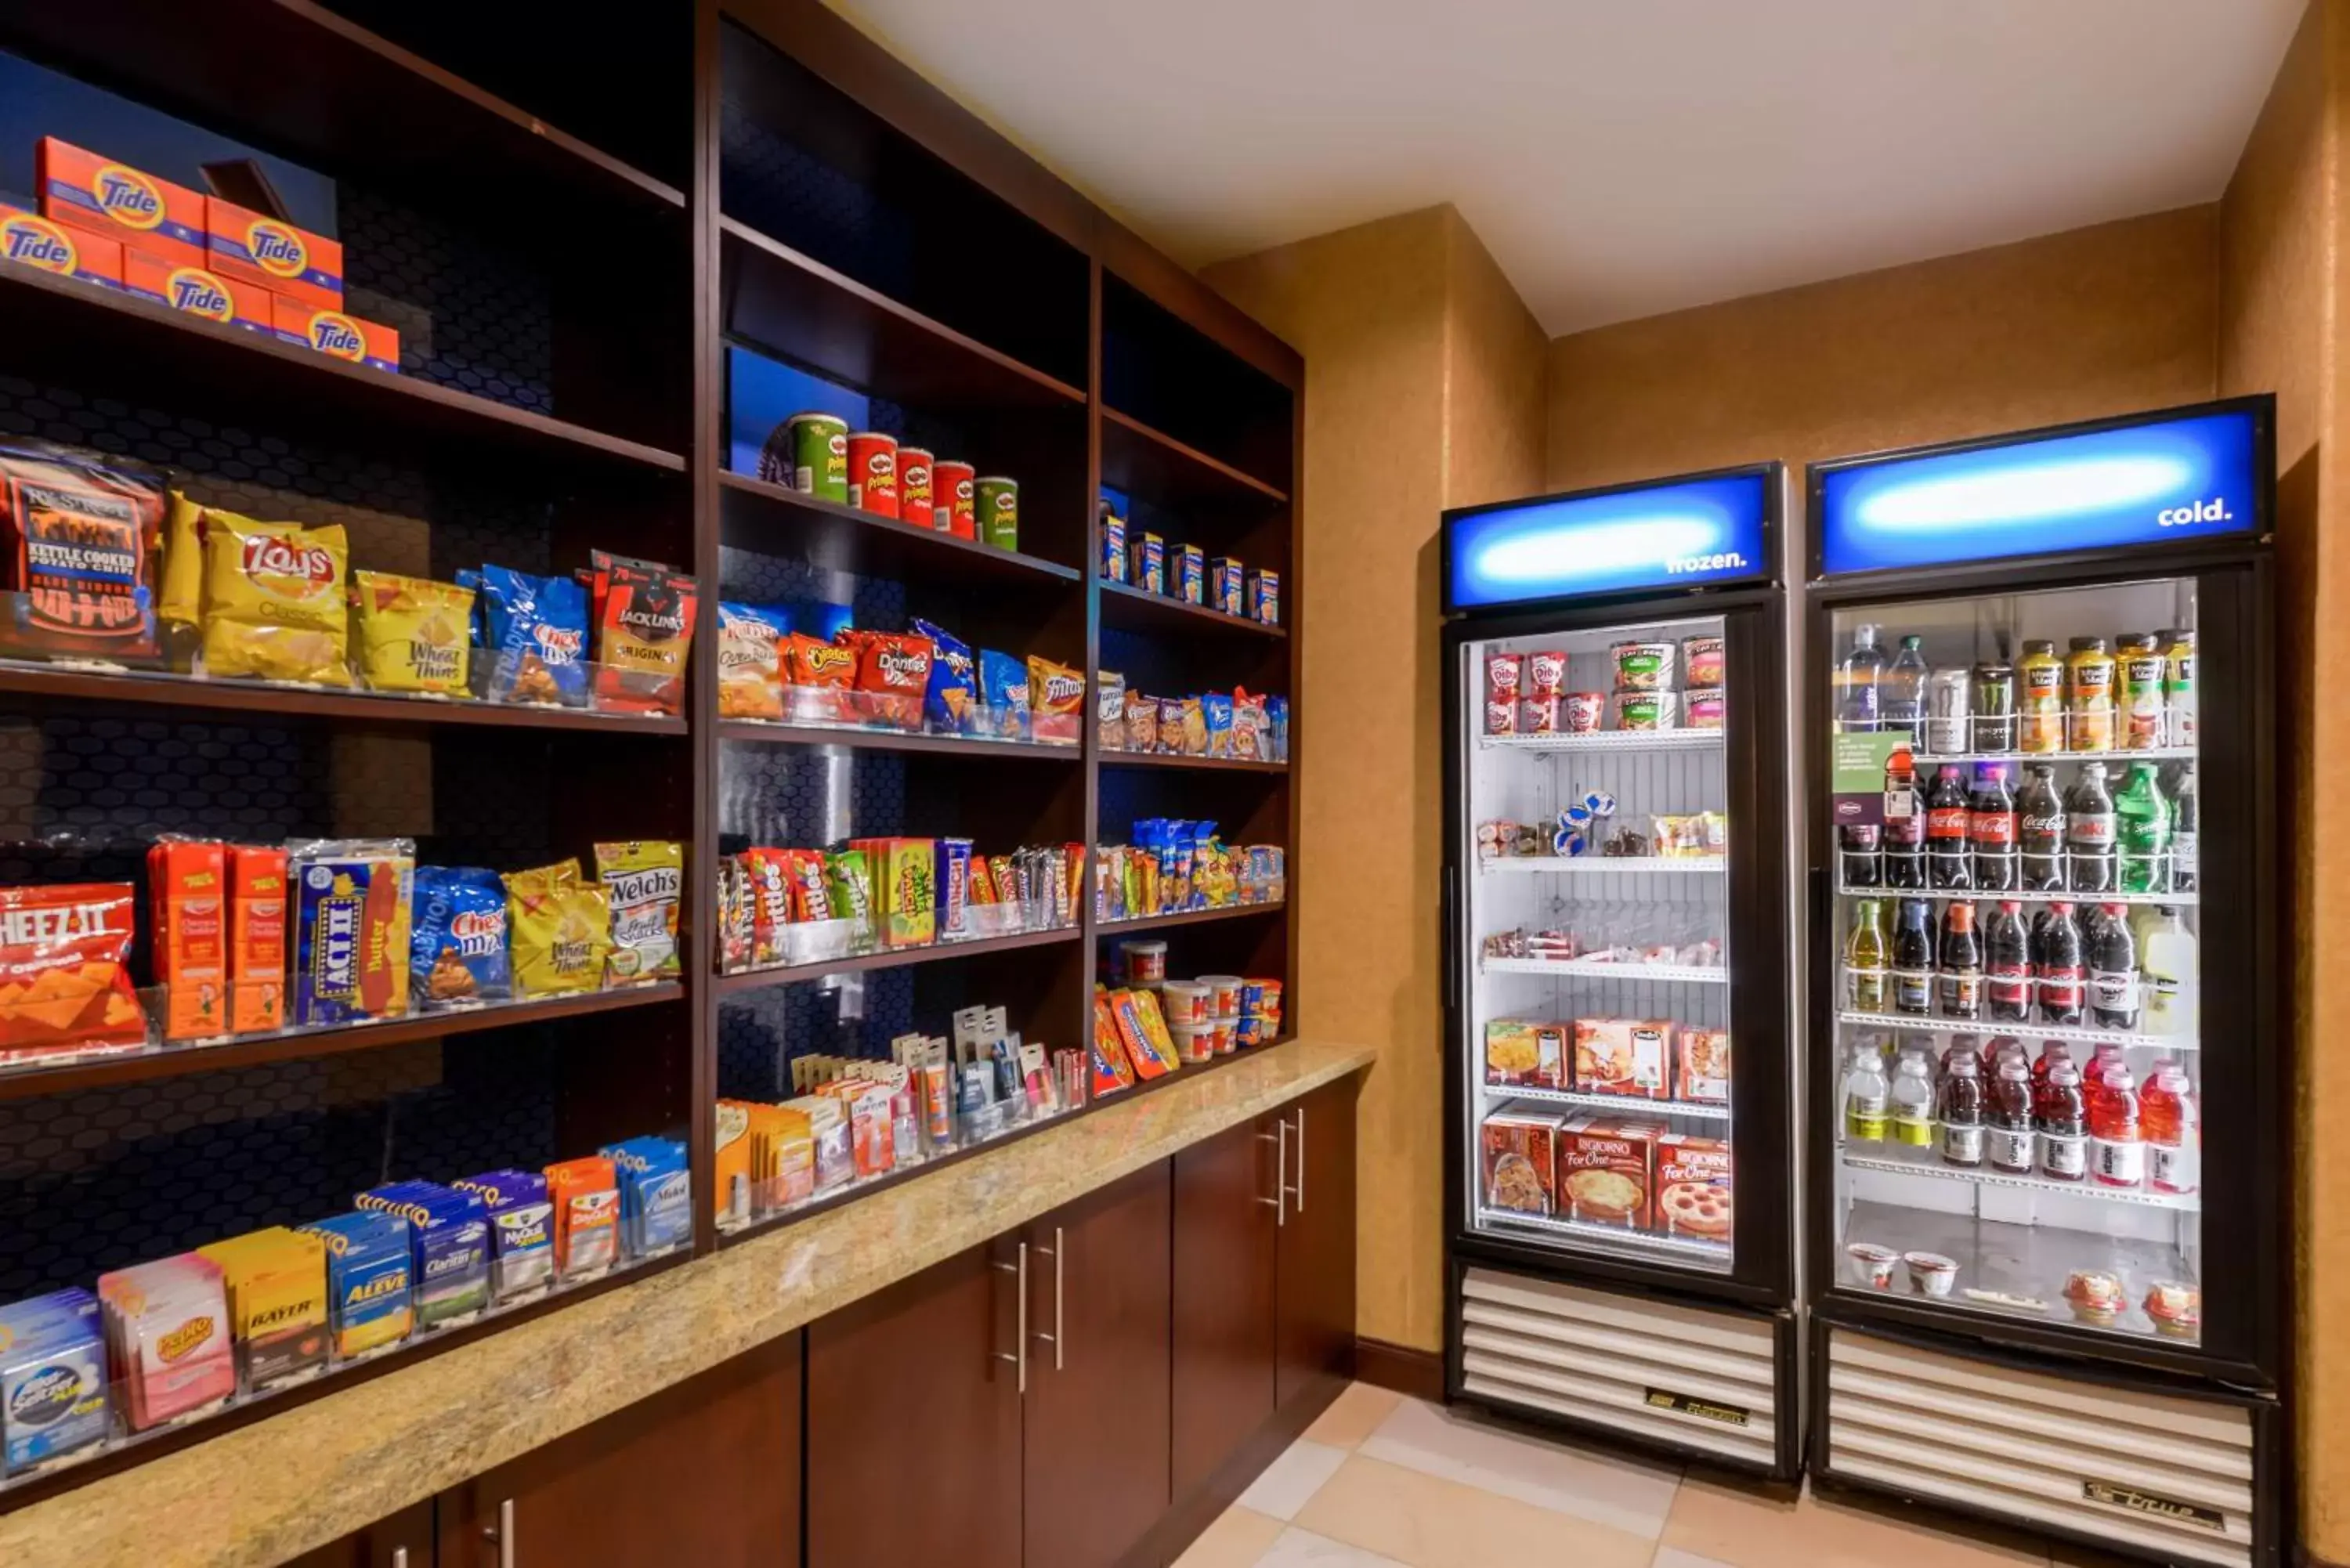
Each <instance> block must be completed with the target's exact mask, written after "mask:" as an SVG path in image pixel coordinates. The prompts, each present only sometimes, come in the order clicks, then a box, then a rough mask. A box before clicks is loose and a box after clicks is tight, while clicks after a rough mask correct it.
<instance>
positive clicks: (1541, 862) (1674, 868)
mask: <svg viewBox="0 0 2350 1568" xmlns="http://www.w3.org/2000/svg"><path fill="white" fill-rule="evenodd" d="M1729 868H1730V862H1729V860H1728V859H1727V858H1726V857H1722V856H1720V855H1684V856H1678V857H1673V856H1662V855H1489V856H1486V857H1483V858H1482V859H1481V860H1479V861H1478V862H1477V869H1478V870H1480V871H1485V872H1500V871H1543V872H1565V873H1569V874H1573V875H1577V876H1590V877H1596V876H1605V875H1613V876H1618V877H1645V876H1648V875H1650V874H1652V873H1657V872H1663V873H1666V874H1668V875H1670V874H1674V873H1680V874H1685V875H1694V876H1706V877H1719V876H1721V874H1722V873H1723V872H1724V871H1727V870H1728V869H1729Z"/></svg>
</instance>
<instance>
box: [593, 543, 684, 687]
mask: <svg viewBox="0 0 2350 1568" xmlns="http://www.w3.org/2000/svg"><path fill="white" fill-rule="evenodd" d="M594 560H595V563H596V565H595V601H596V602H595V626H596V664H597V670H596V704H597V706H598V707H599V708H603V709H606V710H608V711H612V712H620V713H678V712H682V711H684V708H685V656H686V653H687V652H688V650H689V649H691V647H692V646H693V610H694V605H695V603H696V602H697V596H696V594H695V592H694V586H693V579H692V578H691V576H687V575H686V574H684V573H682V572H680V571H677V570H676V569H674V568H672V567H670V566H661V565H660V564H659V563H657V562H653V561H638V560H631V559H630V558H629V557H628V556H615V555H612V554H610V553H609V552H608V551H604V550H598V551H596V552H595V554H594Z"/></svg>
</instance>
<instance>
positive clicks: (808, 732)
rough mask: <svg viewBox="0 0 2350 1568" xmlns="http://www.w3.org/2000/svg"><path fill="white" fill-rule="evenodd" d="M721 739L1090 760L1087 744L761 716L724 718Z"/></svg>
mask: <svg viewBox="0 0 2350 1568" xmlns="http://www.w3.org/2000/svg"><path fill="white" fill-rule="evenodd" d="M718 738H719V739H720V740H722V741H742V742H748V743H751V744H756V745H768V746H858V747H861V748H863V749H864V750H867V751H875V752H916V753H937V754H941V755H946V756H953V757H962V758H964V759H967V760H971V761H983V760H1001V761H1008V762H1030V763H1082V762H1083V761H1085V748H1084V747H1082V746H1076V745H1054V744H1052V743H1049V742H1043V741H987V740H979V739H975V738H973V737H971V736H968V735H914V734H908V733H907V732H904V731H902V730H861V729H854V728H828V727H822V726H817V725H812V724H781V723H768V722H763V721H761V720H757V719H723V720H721V721H720V722H719V724H718Z"/></svg>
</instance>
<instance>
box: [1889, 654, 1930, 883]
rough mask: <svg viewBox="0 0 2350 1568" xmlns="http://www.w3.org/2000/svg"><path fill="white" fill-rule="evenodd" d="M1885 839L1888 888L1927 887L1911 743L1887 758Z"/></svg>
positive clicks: (1920, 804) (1922, 820) (1923, 826)
mask: <svg viewBox="0 0 2350 1568" xmlns="http://www.w3.org/2000/svg"><path fill="white" fill-rule="evenodd" d="M1905 640H1906V639H1905ZM1883 843H1884V846H1885V850H1884V859H1885V885H1886V886H1887V887H1888V888H1923V887H1925V885H1926V812H1925V803H1924V802H1923V801H1921V800H1920V799H1918V768H1917V764H1916V763H1914V762H1913V761H1912V760H1911V758H1910V755H1909V748H1908V747H1907V746H1903V747H1900V748H1899V749H1898V750H1896V751H1895V752H1894V753H1893V754H1892V755H1891V756H1890V757H1887V759H1886V762H1885V832H1884V836H1883Z"/></svg>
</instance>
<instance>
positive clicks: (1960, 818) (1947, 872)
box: [1926, 763, 1975, 888]
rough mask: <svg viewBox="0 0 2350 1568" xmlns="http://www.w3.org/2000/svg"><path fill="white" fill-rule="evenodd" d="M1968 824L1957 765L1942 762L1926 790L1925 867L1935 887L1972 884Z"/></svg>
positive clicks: (1963, 785) (1963, 786)
mask: <svg viewBox="0 0 2350 1568" xmlns="http://www.w3.org/2000/svg"><path fill="white" fill-rule="evenodd" d="M1970 826H1971V824H1970V820H1969V818H1968V815H1967V786H1966V785H1965V784H1964V783H1962V782H1961V781H1960V776H1959V764H1958V763H1943V764H1942V765H1941V766H1939V767H1938V768H1936V769H1935V770H1934V785H1933V787H1932V788H1931V789H1929V790H1928V791H1927V792H1926V869H1927V873H1928V875H1929V877H1930V878H1931V879H1932V881H1933V884H1934V886H1935V887H1937V888H1971V887H1973V886H1974V885H1975V877H1974V866H1973V861H1972V857H1971V853H1970V849H1969V846H1968V831H1969V828H1970Z"/></svg>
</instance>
